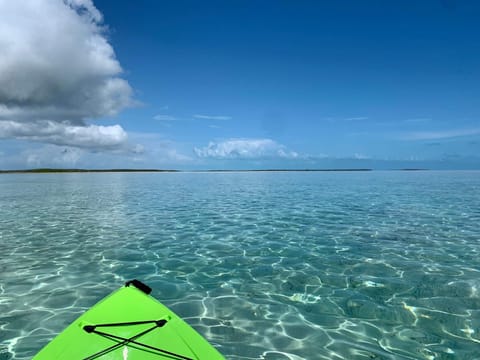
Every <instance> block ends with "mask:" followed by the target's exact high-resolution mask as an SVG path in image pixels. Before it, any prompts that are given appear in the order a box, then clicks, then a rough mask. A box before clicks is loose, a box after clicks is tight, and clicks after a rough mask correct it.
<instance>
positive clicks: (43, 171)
mask: <svg viewBox="0 0 480 360" xmlns="http://www.w3.org/2000/svg"><path fill="white" fill-rule="evenodd" d="M389 170H390V171H427V170H429V169H389ZM365 171H375V170H374V169H250V170H211V169H210V170H171V169H55V168H39V169H24V170H0V174H58V173H62V174H63V173H132V172H138V173H153V172H155V173H176V172H199V173H200V172H207V173H212V172H221V173H227V172H365Z"/></svg>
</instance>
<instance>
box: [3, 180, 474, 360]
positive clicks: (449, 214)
mask: <svg viewBox="0 0 480 360" xmlns="http://www.w3.org/2000/svg"><path fill="white" fill-rule="evenodd" d="M0 215H1V216H0V254H1V258H0V359H2V360H5V359H13V358H15V359H29V358H31V357H32V356H33V355H34V354H35V353H36V352H37V351H38V350H39V349H40V348H41V347H42V346H43V345H44V344H45V343H47V342H48V341H49V340H50V339H51V338H52V337H53V336H54V335H55V334H57V333H58V332H60V331H61V330H62V329H63V328H64V327H66V326H67V325H68V324H69V323H70V322H71V321H73V320H74V318H75V317H77V316H78V315H79V314H80V313H81V312H83V311H84V310H86V309H87V308H89V307H90V306H91V305H93V304H94V303H95V302H96V301H98V300H99V299H101V298H102V297H104V296H105V295H107V294H109V293H110V292H111V291H113V290H114V289H116V288H117V287H119V286H121V285H122V283H123V282H124V281H126V280H128V279H131V278H138V279H141V280H143V281H144V282H146V283H147V284H149V285H150V286H151V287H153V289H154V291H153V295H154V296H155V297H156V298H158V299H159V300H161V301H162V302H163V303H164V304H165V305H167V306H169V307H171V308H172V310H174V311H175V312H177V313H178V314H179V315H180V316H182V317H183V318H184V319H186V321H187V322H189V323H190V324H192V325H193V326H194V327H195V328H196V329H197V330H198V331H199V332H200V333H201V334H203V335H204V336H205V337H206V338H207V339H208V340H209V341H210V342H211V343H212V344H214V345H215V346H216V347H217V348H218V349H219V350H220V351H221V352H222V353H223V354H224V355H225V356H226V357H227V358H228V359H268V360H273V359H279V360H280V359H295V360H298V359H479V358H480V172H362V173H350V172H348V173H169V174H163V173H161V174H158V173H149V174H148V173H147V174H142V173H137V174H134V173H133V174H132V173H109V174H29V175H27V174H17V175H2V176H0Z"/></svg>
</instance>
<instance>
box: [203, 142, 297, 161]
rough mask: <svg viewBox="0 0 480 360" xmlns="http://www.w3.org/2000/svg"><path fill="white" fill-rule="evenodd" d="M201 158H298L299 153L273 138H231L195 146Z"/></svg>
mask: <svg viewBox="0 0 480 360" xmlns="http://www.w3.org/2000/svg"><path fill="white" fill-rule="evenodd" d="M194 151H195V153H196V154H197V156H198V157H201V158H216V159H255V158H277V157H279V158H296V157H298V154H297V153H296V152H294V151H289V150H287V149H286V148H285V146H283V145H281V144H278V143H277V142H275V141H273V140H271V139H229V140H225V141H222V142H210V143H209V144H208V146H206V147H203V148H195V149H194Z"/></svg>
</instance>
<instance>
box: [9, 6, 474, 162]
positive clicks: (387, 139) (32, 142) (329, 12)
mask: <svg viewBox="0 0 480 360" xmlns="http://www.w3.org/2000/svg"><path fill="white" fill-rule="evenodd" d="M16 3H17V2H8V1H1V0H0V20H2V21H3V25H2V26H3V27H4V29H3V30H4V31H0V33H1V34H3V35H0V44H10V46H4V48H6V49H7V51H6V54H4V56H3V60H4V61H2V60H1V59H2V56H1V54H0V74H2V73H3V74H7V75H0V85H2V86H0V88H3V90H0V168H3V169H6V168H31V167H86V168H105V167H106V168H111V167H134V168H174V169H220V168H225V169H264V168H266V169H269V168H292V169H294V168H300V169H302V168H345V167H349V168H350V167H355V168H357V167H359V168H362V167H368V168H375V169H391V168H407V167H411V168H434V169H479V168H480V107H479V105H478V104H479V103H480V82H479V80H480V43H479V40H478V39H480V27H479V26H478V19H479V18H480V3H479V2H477V1H458V2H457V1H454V0H449V1H448V0H444V1H354V0H352V1H286V0H285V1H282V0H276V1H268V0H264V1H248V0H242V1H237V0H228V1H227V0H224V1H194V0H192V1H184V0H175V1H173V0H171V1H109V0H102V1H99V0H97V1H94V2H91V1H89V0H66V1H61V0H58V1H57V0H55V1H51V2H45V3H43V4H41V6H40V5H38V4H35V1H28V0H26V1H25V2H18V3H19V4H16ZM37 3H38V2H37ZM2 10H3V11H2ZM1 14H3V15H1ZM53 14H55V16H56V17H55V18H56V19H57V20H56V21H54V22H53V24H52V19H53V18H54V17H53ZM2 17H4V19H2ZM7 17H8V18H7ZM9 19H10V20H9ZM12 19H14V20H12ZM2 21H0V23H2ZM5 23H6V25H5ZM5 29H6V30H5ZM0 30H1V29H0ZM2 37H3V38H2ZM13 40H15V41H13ZM12 44H22V45H23V46H18V45H15V46H13V45H12ZM92 44H93V45H92ZM19 59H20V60H21V61H19ZM19 63H20V65H19ZM32 79H33V80H32ZM32 84H33V85H32ZM39 94H40V95H39Z"/></svg>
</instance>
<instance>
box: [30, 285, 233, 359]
mask: <svg viewBox="0 0 480 360" xmlns="http://www.w3.org/2000/svg"><path fill="white" fill-rule="evenodd" d="M150 290H151V289H150V288H148V286H146V285H144V284H143V283H141V282H139V281H138V280H133V281H129V282H127V284H126V285H125V286H124V287H122V288H120V289H118V290H116V291H115V292H113V293H112V294H110V295H109V296H107V297H106V298H104V299H103V300H101V301H100V302H99V303H97V304H96V305H94V306H93V307H92V308H90V310H88V311H87V312H85V313H84V314H83V315H81V316H80V317H79V318H78V319H77V320H75V321H74V322H73V323H72V324H71V325H70V326H68V327H67V328H66V329H65V330H64V331H63V332H62V333H60V334H59V335H58V336H57V337H56V338H54V339H53V340H52V341H51V342H50V343H48V344H47V345H46V346H45V347H44V348H43V349H42V350H40V352H39V353H38V354H37V355H36V356H35V357H34V358H33V359H34V360H53V359H71V360H74V359H102V360H103V359H119V360H136V359H141V360H149V359H157V360H158V359H170V360H172V359H173V360H177V359H183V360H186V359H196V360H197V359H205V360H217V359H219V360H220V359H224V358H223V356H222V355H221V354H220V353H219V352H218V351H217V350H216V349H215V348H214V347H213V346H212V345H210V344H209V343H208V342H207V341H206V340H205V339H204V338H203V337H202V336H201V335H200V334H199V333H197V332H196V331H195V330H194V329H193V328H191V327H190V326H189V325H188V324H187V323H186V322H185V321H183V320H182V319H181V318H180V317H178V316H177V315H176V314H175V313H174V312H172V311H171V310H170V309H168V308H167V307H166V306H164V305H162V304H161V303H160V302H159V301H157V300H156V299H154V298H153V297H151V296H149V295H148V294H149V293H150Z"/></svg>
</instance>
